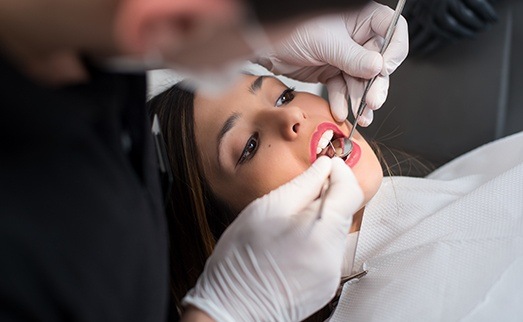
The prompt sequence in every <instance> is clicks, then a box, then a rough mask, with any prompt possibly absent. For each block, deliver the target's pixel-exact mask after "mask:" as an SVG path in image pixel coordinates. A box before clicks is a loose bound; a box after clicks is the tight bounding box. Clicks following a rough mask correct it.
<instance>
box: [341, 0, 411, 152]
mask: <svg viewBox="0 0 523 322" xmlns="http://www.w3.org/2000/svg"><path fill="white" fill-rule="evenodd" d="M405 1H406V0H399V1H398V4H397V5H396V9H395V10H394V15H393V16H392V21H391V22H390V25H389V28H388V29H387V33H386V34H385V40H384V42H383V46H382V47H381V50H380V54H382V55H383V53H384V52H385V50H387V47H389V44H390V41H391V39H392V36H393V35H394V31H395V30H396V25H397V24H398V20H399V18H400V15H401V11H403V6H405ZM377 77H378V75H376V76H374V77H373V78H372V79H371V80H369V81H368V82H367V85H365V90H364V91H363V96H362V97H361V102H360V106H359V107H358V112H357V113H356V118H355V119H354V125H353V126H352V129H351V131H350V133H349V137H347V138H345V139H343V153H342V154H341V155H338V156H339V157H340V158H342V159H344V160H345V159H346V158H347V157H348V156H349V155H350V154H351V152H352V135H353V134H354V130H355V129H356V126H357V125H358V121H359V119H360V116H361V115H362V114H363V110H365V107H366V106H367V103H366V102H365V100H366V98H367V93H368V92H369V89H370V87H371V86H372V84H373V83H374V81H375V80H376V78H377Z"/></svg>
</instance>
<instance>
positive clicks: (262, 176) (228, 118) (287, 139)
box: [148, 75, 382, 307]
mask: <svg viewBox="0 0 523 322" xmlns="http://www.w3.org/2000/svg"><path fill="white" fill-rule="evenodd" d="M185 88H186V87H185V86H183V84H177V85H175V86H173V87H171V88H169V89H168V90H166V91H164V92H163V93H161V94H159V95H158V96H156V97H154V98H153V99H152V100H150V101H149V102H148V108H149V111H150V113H151V114H157V115H158V118H159V120H160V124H161V128H162V131H163V134H164V137H165V141H166V146H167V152H168V156H169V159H170V162H171V168H172V171H173V175H174V177H175V178H176V180H175V182H174V186H173V189H172V191H171V196H172V198H170V199H171V200H170V201H169V204H168V212H169V214H168V217H169V220H170V221H171V223H170V229H171V238H172V239H173V242H172V248H171V251H172V252H173V254H174V256H172V258H176V259H177V261H176V262H173V263H172V277H173V283H172V284H173V285H172V289H173V293H174V297H175V302H176V303H175V305H177V306H178V307H180V305H179V303H180V300H181V298H182V297H183V296H184V295H185V293H186V292H187V291H188V290H189V289H190V288H191V287H192V286H194V284H195V282H196V280H197V278H198V276H199V275H200V273H201V272H202V270H203V267H204V264H205V260H206V259H207V257H208V256H209V255H210V253H211V252H212V249H213V246H214V244H215V241H216V240H217V239H218V238H219V236H220V234H221V233H222V232H223V231H224V230H225V228H226V227H227V226H228V225H229V224H230V223H231V222H232V220H234V218H235V217H236V216H237V215H238V214H239V213H240V212H241V210H242V209H243V208H244V207H246V206H247V205H248V204H249V203H250V202H252V201H253V200H255V199H256V198H259V197H261V196H263V195H264V194H266V193H268V192H269V191H271V190H273V189H275V188H277V187H279V186H280V185H282V184H284V183H286V182H288V181H290V180H291V179H293V178H294V177H296V176H298V175H299V174H301V173H302V172H303V171H305V170H306V169H307V168H308V167H309V166H310V165H311V164H312V163H313V162H314V161H315V160H316V159H317V158H318V157H320V156H324V155H327V156H328V157H332V156H334V154H335V151H336V150H337V149H341V146H342V145H341V142H340V138H342V137H347V136H348V134H349V131H350V129H351V125H350V124H348V123H339V122H336V121H335V120H334V119H333V118H332V116H331V114H330V108H329V105H328V102H327V101H325V100H324V99H322V98H321V97H319V96H316V95H313V94H310V93H306V92H296V91H294V90H293V89H292V88H288V87H287V86H285V85H284V84H283V83H282V82H281V81H279V80H278V79H277V78H274V77H271V76H251V75H244V76H242V78H241V80H240V81H239V82H238V83H237V84H236V85H235V86H233V87H232V88H231V89H229V90H228V91H227V92H226V93H224V94H221V95H220V96H216V97H215V96H205V95H203V94H201V93H199V92H198V91H197V90H196V91H195V92H191V91H188V90H186V89H185ZM353 138H354V140H353V142H354V149H353V152H352V153H351V155H350V157H349V158H348V159H347V160H346V162H345V163H346V164H347V166H349V167H351V169H352V171H353V172H354V174H355V176H356V178H357V180H358V182H359V184H360V186H361V188H362V189H363V192H364V198H365V199H364V204H365V203H367V202H368V201H369V200H370V199H371V198H372V197H373V196H374V194H375V193H376V191H377V190H378V188H379V186H380V184H381V181H382V169H381V166H380V163H379V161H378V159H377V157H376V155H375V153H374V152H373V150H372V149H371V148H370V146H369V144H368V143H367V142H366V141H365V140H364V139H363V137H362V136H361V135H360V134H359V133H358V132H357V131H356V132H355V135H354V137H353ZM350 197H351V196H350V195H348V196H347V198H350ZM362 214H363V208H362V209H361V210H360V211H359V212H358V213H357V214H356V215H355V217H354V218H355V220H354V223H353V226H352V228H351V232H353V231H356V230H358V229H359V225H360V223H361V215H362ZM347 233H349V232H347ZM187 244H190V245H191V247H187V248H181V247H179V245H187ZM176 246H178V247H176ZM194 249H198V250H199V253H195V252H194ZM311 260H314V259H311ZM187 267H191V269H190V270H187ZM349 269H350V268H349Z"/></svg>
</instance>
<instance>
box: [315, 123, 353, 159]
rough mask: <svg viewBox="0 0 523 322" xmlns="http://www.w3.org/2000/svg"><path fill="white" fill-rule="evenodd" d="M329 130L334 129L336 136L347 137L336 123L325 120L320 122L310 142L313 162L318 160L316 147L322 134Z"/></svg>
mask: <svg viewBox="0 0 523 322" xmlns="http://www.w3.org/2000/svg"><path fill="white" fill-rule="evenodd" d="M327 130H332V131H333V132H334V136H336V137H347V136H346V135H344V134H343V132H342V131H341V130H340V128H339V127H338V126H336V124H333V123H329V122H324V123H321V124H319V125H318V126H317V127H316V131H315V132H314V133H313V134H312V138H311V143H310V149H311V150H310V160H311V164H312V163H313V162H314V161H316V147H317V146H318V142H319V141H320V138H321V135H322V134H323V133H325V131H327Z"/></svg>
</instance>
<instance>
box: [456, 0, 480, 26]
mask: <svg viewBox="0 0 523 322" xmlns="http://www.w3.org/2000/svg"><path fill="white" fill-rule="evenodd" d="M449 10H450V13H451V14H452V15H454V16H455V17H456V18H457V19H459V20H460V22H461V23H462V24H464V25H466V26H468V27H469V28H471V29H473V30H476V31H479V30H481V29H483V28H484V27H485V23H484V22H483V21H482V20H481V19H480V17H478V16H477V15H476V14H475V12H474V11H472V10H471V9H470V8H469V7H468V6H466V5H465V4H464V3H463V2H461V1H450V2H449Z"/></svg>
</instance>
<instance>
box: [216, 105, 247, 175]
mask: <svg viewBox="0 0 523 322" xmlns="http://www.w3.org/2000/svg"><path fill="white" fill-rule="evenodd" d="M241 116H242V115H241V114H240V113H236V112H235V113H232V115H231V116H229V117H228V118H227V120H225V122H224V123H223V126H222V128H221V129H220V132H218V136H217V138H216V141H217V143H218V144H217V145H216V147H217V151H216V156H217V157H218V164H219V165H220V166H221V165H222V164H221V162H220V160H221V158H220V150H221V145H222V141H223V137H224V136H225V134H227V132H229V131H230V130H231V129H232V128H233V127H234V125H235V124H236V121H237V120H238V119H239V118H240V117H241Z"/></svg>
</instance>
